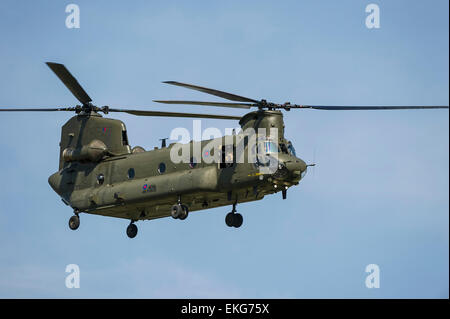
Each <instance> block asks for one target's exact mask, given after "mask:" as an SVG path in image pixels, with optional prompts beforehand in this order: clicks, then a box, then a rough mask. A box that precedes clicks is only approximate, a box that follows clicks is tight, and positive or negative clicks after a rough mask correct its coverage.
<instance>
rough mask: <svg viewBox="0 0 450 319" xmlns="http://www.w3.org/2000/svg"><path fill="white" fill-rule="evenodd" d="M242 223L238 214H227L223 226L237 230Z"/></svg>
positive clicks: (242, 219)
mask: <svg viewBox="0 0 450 319" xmlns="http://www.w3.org/2000/svg"><path fill="white" fill-rule="evenodd" d="M243 221H244V218H243V217H242V215H241V214H239V213H237V214H236V213H233V212H231V213H228V214H227V215H226V216H225V224H227V226H228V227H236V228H239V227H241V226H242V223H243Z"/></svg>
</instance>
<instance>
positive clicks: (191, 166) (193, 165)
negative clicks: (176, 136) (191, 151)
mask: <svg viewBox="0 0 450 319" xmlns="http://www.w3.org/2000/svg"><path fill="white" fill-rule="evenodd" d="M196 166H197V160H196V159H195V157H191V159H190V160H189V167H190V168H195V167H196Z"/></svg>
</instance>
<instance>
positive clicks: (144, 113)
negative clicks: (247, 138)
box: [108, 109, 241, 120]
mask: <svg viewBox="0 0 450 319" xmlns="http://www.w3.org/2000/svg"><path fill="white" fill-rule="evenodd" d="M108 112H123V113H128V114H133V115H138V116H162V117H190V118H206V119H221V120H240V119H241V117H240V116H229V115H213V114H195V113H178V112H162V111H140V110H121V109H108Z"/></svg>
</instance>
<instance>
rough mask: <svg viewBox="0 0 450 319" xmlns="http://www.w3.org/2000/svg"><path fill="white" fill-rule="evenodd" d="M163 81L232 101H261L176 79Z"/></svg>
mask: <svg viewBox="0 0 450 319" xmlns="http://www.w3.org/2000/svg"><path fill="white" fill-rule="evenodd" d="M163 83H167V84H171V85H177V86H182V87H185V88H187V89H191V90H197V91H200V92H203V93H207V94H211V95H215V96H219V97H221V98H224V99H227V100H230V101H237V102H250V103H259V101H256V100H253V99H250V98H248V97H245V96H239V95H236V94H231V93H228V92H223V91H219V90H214V89H209V88H205V87H202V86H198V85H193V84H187V83H181V82H176V81H164V82H163Z"/></svg>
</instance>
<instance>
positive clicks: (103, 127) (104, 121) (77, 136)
mask: <svg viewBox="0 0 450 319" xmlns="http://www.w3.org/2000/svg"><path fill="white" fill-rule="evenodd" d="M129 153H131V149H130V146H129V145H128V137H127V130H126V127H125V124H124V123H123V122H122V121H120V120H115V119H109V118H104V117H102V116H101V115H100V114H86V115H77V116H74V117H72V118H71V119H70V120H68V121H67V122H66V123H65V124H64V126H63V127H62V129H61V142H60V156H59V169H60V170H61V169H62V168H63V167H64V166H65V165H67V163H69V162H73V161H80V162H83V161H85V162H98V161H99V160H101V158H102V157H103V156H105V155H122V154H129Z"/></svg>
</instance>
